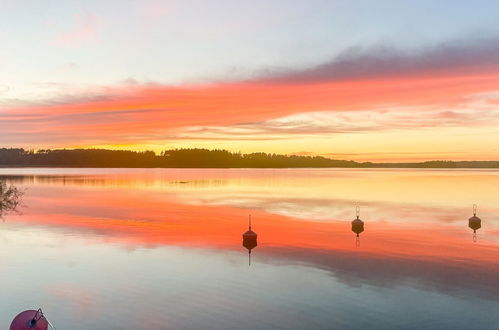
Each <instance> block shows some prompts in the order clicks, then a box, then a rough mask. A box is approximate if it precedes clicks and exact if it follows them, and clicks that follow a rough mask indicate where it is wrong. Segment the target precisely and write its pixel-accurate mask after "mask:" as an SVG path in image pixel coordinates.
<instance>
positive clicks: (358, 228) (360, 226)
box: [352, 206, 364, 247]
mask: <svg viewBox="0 0 499 330" xmlns="http://www.w3.org/2000/svg"><path fill="white" fill-rule="evenodd" d="M355 213H356V216H357V218H356V219H355V220H353V221H352V231H353V232H354V233H355V234H356V235H357V237H356V239H355V245H356V246H357V247H359V246H360V236H359V235H360V233H362V232H363V231H364V221H362V220H360V219H359V215H360V207H358V206H357V207H356V208H355Z"/></svg>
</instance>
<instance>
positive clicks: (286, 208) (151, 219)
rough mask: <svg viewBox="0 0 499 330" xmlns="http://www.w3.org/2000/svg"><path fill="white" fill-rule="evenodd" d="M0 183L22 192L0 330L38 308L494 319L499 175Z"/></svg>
mask: <svg viewBox="0 0 499 330" xmlns="http://www.w3.org/2000/svg"><path fill="white" fill-rule="evenodd" d="M0 177H1V178H4V179H6V180H7V181H8V182H10V183H12V184H15V185H16V186H18V187H20V188H22V189H23V190H24V191H25V192H24V197H23V206H22V207H21V208H20V209H19V211H20V212H21V213H20V214H8V215H6V216H4V222H0V244H1V248H0V281H1V282H0V283H1V285H2V287H1V290H0V328H1V329H7V328H8V325H9V324H10V321H11V320H12V318H13V317H14V316H15V315H16V314H17V313H18V312H20V311H21V310H25V309H30V308H38V307H42V308H43V309H44V312H45V314H46V315H47V317H48V318H49V319H50V320H51V322H52V323H54V325H55V326H56V327H57V329H59V330H62V329H71V330H80V329H81V330H83V329H102V330H111V329H271V328H272V329H445V328H453V329H497V328H499V313H498V311H499V171H495V170H391V169H390V170H380V169H373V170H361V169H351V170H350V169H349V170H343V169H275V170H274V169H48V168H47V169H0ZM473 204H477V205H478V212H477V216H479V217H480V218H481V219H482V227H481V228H480V229H479V230H477V234H476V242H473V231H472V230H471V229H470V228H469V227H468V218H469V217H471V216H472V215H473V213H472V206H473ZM356 205H359V206H360V218H361V219H362V220H363V221H364V222H365V231H364V232H363V233H361V234H360V241H359V244H360V246H356V244H357V242H356V237H355V234H354V233H353V232H352V231H351V221H352V220H353V219H354V218H355V207H356ZM249 214H251V215H252V219H253V222H252V225H253V226H252V227H253V230H254V231H255V232H256V233H257V234H258V246H257V247H256V248H254V249H253V250H252V253H251V266H250V265H249V264H248V261H249V260H248V257H249V255H248V250H246V249H245V248H244V247H243V246H242V234H243V233H244V232H245V231H246V230H247V229H248V215H249Z"/></svg>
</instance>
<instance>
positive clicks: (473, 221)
mask: <svg viewBox="0 0 499 330" xmlns="http://www.w3.org/2000/svg"><path fill="white" fill-rule="evenodd" d="M476 211H477V205H476V204H474V205H473V216H472V217H471V218H469V219H468V227H470V228H471V229H473V242H476V231H477V230H478V229H480V228H482V220H481V219H480V218H479V217H477V216H476Z"/></svg>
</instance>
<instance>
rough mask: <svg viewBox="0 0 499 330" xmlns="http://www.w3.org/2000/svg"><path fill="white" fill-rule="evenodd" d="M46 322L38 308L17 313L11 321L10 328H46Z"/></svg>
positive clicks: (33, 329)
mask: <svg viewBox="0 0 499 330" xmlns="http://www.w3.org/2000/svg"><path fill="white" fill-rule="evenodd" d="M48 325H49V324H48V322H47V320H46V319H45V317H44V316H43V314H42V313H41V311H40V310H38V311H35V310H27V311H24V312H21V313H19V314H18V315H17V316H16V317H15V318H14V320H12V323H11V324H10V328H9V329H10V330H47V329H48Z"/></svg>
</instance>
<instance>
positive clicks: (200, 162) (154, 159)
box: [0, 148, 499, 168]
mask: <svg viewBox="0 0 499 330" xmlns="http://www.w3.org/2000/svg"><path fill="white" fill-rule="evenodd" d="M0 166H2V167H165V168H168V167H171V168H173V167H180V168H188V167H193V168H244V167H246V168H299V167H323V168H324V167H360V168H499V161H458V162H452V161H428V162H421V163H371V162H363V163H359V162H355V161H349V160H337V159H330V158H325V157H320V156H296V155H278V154H268V153H262V152H258V153H250V154H241V153H234V152H229V151H227V150H208V149H196V148H194V149H173V150H166V151H163V152H161V153H160V154H159V155H157V154H156V153H155V152H153V151H141V152H138V151H130V150H107V149H55V150H37V151H33V150H24V149H22V148H2V149H0Z"/></svg>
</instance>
